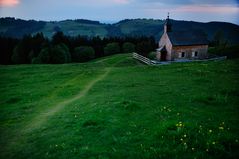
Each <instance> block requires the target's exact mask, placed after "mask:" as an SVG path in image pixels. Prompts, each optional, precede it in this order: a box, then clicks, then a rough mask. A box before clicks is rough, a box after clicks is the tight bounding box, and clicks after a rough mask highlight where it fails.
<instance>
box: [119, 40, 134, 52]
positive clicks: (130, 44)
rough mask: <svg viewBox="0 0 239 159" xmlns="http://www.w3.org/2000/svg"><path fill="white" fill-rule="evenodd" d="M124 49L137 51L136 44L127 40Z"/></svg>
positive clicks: (125, 50) (124, 50)
mask: <svg viewBox="0 0 239 159" xmlns="http://www.w3.org/2000/svg"><path fill="white" fill-rule="evenodd" d="M122 49H123V52H124V53H132V52H135V45H134V44H133V43H130V42H125V43H124V44H123V47H122Z"/></svg>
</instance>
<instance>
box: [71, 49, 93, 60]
mask: <svg viewBox="0 0 239 159" xmlns="http://www.w3.org/2000/svg"><path fill="white" fill-rule="evenodd" d="M94 57H95V50H94V49H93V48H92V47H89V46H80V47H76V48H75V49H74V52H73V54H72V60H73V61H75V62H86V61H89V60H91V59H93V58H94Z"/></svg>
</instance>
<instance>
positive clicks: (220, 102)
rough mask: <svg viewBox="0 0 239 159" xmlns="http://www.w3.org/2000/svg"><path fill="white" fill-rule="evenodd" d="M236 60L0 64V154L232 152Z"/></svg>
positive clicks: (237, 101)
mask: <svg viewBox="0 0 239 159" xmlns="http://www.w3.org/2000/svg"><path fill="white" fill-rule="evenodd" d="M238 66H239V60H226V61H217V62H197V63H181V64H180V63H177V64H172V65H167V66H157V67H152V66H145V65H142V64H140V63H139V62H137V61H135V60H133V59H132V58H131V57H130V55H115V56H112V57H108V58H104V59H100V60H96V61H92V62H90V63H85V64H65V65H20V66H0V76H1V77H0V91H1V94H0V99H1V100H0V158H24V159H26V158H32V159H36V158H39V159H44V158H239V153H238V148H239V143H238V140H239V128H238V122H239V109H238V108H239V91H238V90H239V67H238Z"/></svg>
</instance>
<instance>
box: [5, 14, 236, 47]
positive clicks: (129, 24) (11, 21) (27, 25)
mask: <svg viewBox="0 0 239 159" xmlns="http://www.w3.org/2000/svg"><path fill="white" fill-rule="evenodd" d="M163 24H164V21H163V20H154V19H126V20H122V21H120V22H118V23H115V24H104V23H100V22H99V21H91V20H84V19H77V20H64V21H50V22H46V21H35V20H28V21H26V20H21V19H15V18H0V35H3V36H8V37H16V38H21V37H22V36H24V35H25V34H35V33H37V32H42V33H43V34H44V35H45V36H46V37H48V38H51V37H52V35H54V33H55V32H57V31H62V32H63V33H64V34H65V35H69V36H77V35H82V36H89V37H93V36H99V37H110V36H142V35H143V36H154V37H155V38H156V39H157V40H158V39H159V37H160V36H161V34H162V32H163ZM172 24H173V30H202V31H204V32H205V33H206V34H207V36H208V39H209V40H212V39H213V37H214V36H215V34H216V33H217V32H219V31H221V32H222V33H223V36H224V39H225V40H228V42H229V43H234V44H235V43H237V44H238V43H239V26H238V25H235V24H232V23H225V22H209V23H201V22H193V21H179V20H172Z"/></svg>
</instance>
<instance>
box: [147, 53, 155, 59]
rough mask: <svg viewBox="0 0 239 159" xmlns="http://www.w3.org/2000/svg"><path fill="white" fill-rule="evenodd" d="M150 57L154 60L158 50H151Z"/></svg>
mask: <svg viewBox="0 0 239 159" xmlns="http://www.w3.org/2000/svg"><path fill="white" fill-rule="evenodd" d="M148 58H149V59H151V60H154V59H155V58H156V52H150V53H149V55H148Z"/></svg>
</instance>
